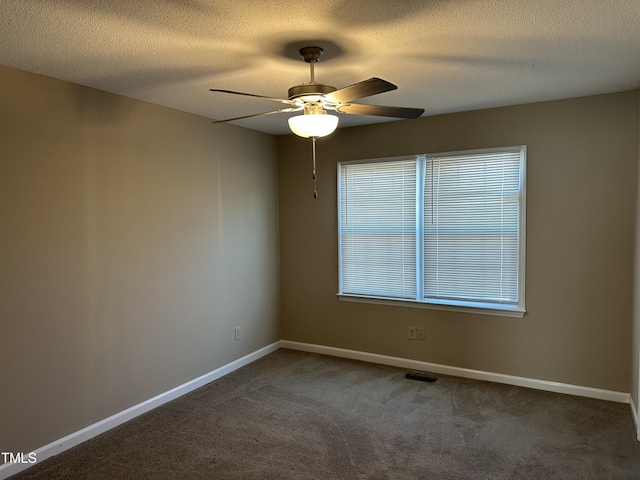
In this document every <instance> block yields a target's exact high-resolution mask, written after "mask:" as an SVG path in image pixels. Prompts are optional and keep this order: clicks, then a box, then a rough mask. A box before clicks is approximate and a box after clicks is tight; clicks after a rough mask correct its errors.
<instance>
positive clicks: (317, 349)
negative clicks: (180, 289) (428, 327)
mask: <svg viewBox="0 0 640 480" xmlns="http://www.w3.org/2000/svg"><path fill="white" fill-rule="evenodd" d="M281 345H282V348H289V349H292V350H301V351H304V352H312V353H321V354H324V355H332V356H334V357H342V358H350V359H353V360H362V361H364V362H370V363H379V364H382V365H390V366H393V367H400V368H408V369H412V370H421V371H426V372H432V373H440V374H442V375H451V376H454V377H463V378H473V379H476V380H485V381H489V382H496V383H504V384H507V385H516V386H519V387H528V388H535V389H536V390H545V391H548V392H556V393H566V394H569V395H577V396H580V397H589V398H597V399H599V400H609V401H613V402H620V403H630V398H631V395H630V394H628V393H624V392H615V391H612V390H603V389H600V388H592V387H583V386H579V385H571V384H566V383H558V382H550V381H547V380H537V379H533V378H526V377H516V376H513V375H504V374H501V373H492V372H483V371H480V370H470V369H467V368H460V367H451V366H448V365H440V364H437V363H429V362H421V361H418V360H410V359H407V358H399V357H389V356H386V355H378V354H376V353H368V352H360V351H356V350H345V349H342V348H335V347H327V346H324V345H314V344H310V343H300V342H292V341H290V340H282V341H281Z"/></svg>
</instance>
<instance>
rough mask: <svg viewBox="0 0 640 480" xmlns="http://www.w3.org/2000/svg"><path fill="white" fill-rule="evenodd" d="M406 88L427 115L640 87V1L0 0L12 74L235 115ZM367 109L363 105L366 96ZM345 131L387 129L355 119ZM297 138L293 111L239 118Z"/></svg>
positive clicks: (2, 55)
mask: <svg viewBox="0 0 640 480" xmlns="http://www.w3.org/2000/svg"><path fill="white" fill-rule="evenodd" d="M310 44H317V45H319V46H321V47H323V48H324V49H325V55H324V56H323V58H322V60H321V62H320V63H319V64H318V65H317V66H316V81H318V82H321V83H325V84H329V85H333V86H336V87H338V88H340V87H342V86H346V85H349V84H352V83H355V82H358V81H361V80H365V79H367V78H370V77H374V76H376V77H381V78H384V79H385V80H388V81H390V82H392V83H395V84H396V85H398V87H399V89H398V90H397V91H393V92H388V93H384V94H381V95H378V96H375V97H371V98H370V99H368V100H367V101H366V102H368V103H376V104H382V105H398V106H409V107H420V108H425V109H426V112H425V115H434V114H439V113H446V112H455V111H463V110H472V109H477V108H484V107H492V106H502V105H512V104H520V103H528V102H537V101H543V100H553V99H559V98H568V97H576V96H583V95H591V94H598V93H608V92H615V91H622V90H628V89H633V88H637V87H638V86H640V0H592V1H589V0H536V1H531V0H504V1H498V0H423V1H417V0H395V1H393V2H391V1H389V0H324V1H322V2H308V1H306V2H303V1H297V0H262V1H245V0H234V1H230V0H217V1H216V0H127V1H125V0H2V1H1V2H0V64H2V65H5V66H9V67H14V68H18V69H20V70H25V71H28V72H33V73H38V74H42V75H47V76H50V77H54V78H58V79H62V80H67V81H70V82H74V83H79V84H82V85H88V86H91V87H95V88H98V89H101V90H106V91H108V92H113V93H117V94H120V95H126V96H128V97H133V98H138V99H141V100H145V101H148V102H152V103H156V104H159V105H165V106H168V107H173V108H176V109H179V110H184V111H187V112H193V113H196V114H199V115H203V116H205V117H208V118H212V119H224V118H230V117H236V116H240V115H248V114H251V113H259V112H263V111H268V110H273V109H276V108H280V104H278V103H275V102H269V101H265V100H260V99H253V98H242V97H236V96H232V95H224V94H219V93H211V92H209V88H222V89H231V90H239V91H244V92H251V93H257V94H260V95H267V96H274V97H281V98H286V95H287V89H288V88H289V87H290V86H292V85H295V84H300V83H304V82H308V81H309V69H308V65H307V64H306V63H304V62H303V61H302V58H301V57H299V56H298V54H297V49H298V48H300V47H303V46H306V45H310ZM363 103H365V101H364V100H363ZM340 118H341V120H340V122H341V123H340V125H341V126H347V125H362V124H367V123H373V122H380V121H389V119H386V118H380V117H362V116H357V115H349V116H346V115H343V116H341V117H340ZM236 123H237V124H239V125H242V126H245V127H248V128H253V129H255V130H260V131H264V132H268V133H273V134H283V133H288V129H287V122H286V115H285V114H280V115H273V116H268V117H260V118H256V119H250V120H243V121H238V122H236Z"/></svg>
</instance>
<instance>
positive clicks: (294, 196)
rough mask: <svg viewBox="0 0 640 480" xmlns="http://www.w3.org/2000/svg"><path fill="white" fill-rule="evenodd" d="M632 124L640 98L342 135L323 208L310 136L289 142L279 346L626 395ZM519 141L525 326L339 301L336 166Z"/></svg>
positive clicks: (323, 188)
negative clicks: (423, 334)
mask: <svg viewBox="0 0 640 480" xmlns="http://www.w3.org/2000/svg"><path fill="white" fill-rule="evenodd" d="M427 107H428V106H427ZM637 116H638V93H637V92H635V91H633V92H623V93H618V94H612V95H601V96H593V97H587V98H578V99H571V100H564V101H557V102H545V103H539V104H531V105H523V106H515V107H507V108H498V109H490V110H480V111H472V112H465V113H459V114H451V115H441V116H433V117H426V118H421V119H418V120H415V121H399V122H392V123H386V124H378V125H371V126H365V127H354V128H346V129H342V130H338V131H337V132H336V133H335V134H334V135H332V136H331V137H327V138H325V139H321V140H320V141H319V142H318V160H319V169H318V175H319V185H318V186H319V198H318V199H317V200H315V201H314V200H313V198H312V194H311V192H312V186H311V175H310V168H311V167H310V151H311V145H310V142H309V141H305V140H303V139H300V138H296V137H293V136H286V137H280V138H279V139H278V158H279V179H280V239H281V240H280V241H281V243H280V252H281V257H280V259H281V264H280V265H281V268H280V273H281V298H282V303H281V315H282V320H281V322H282V335H283V338H284V339H286V340H293V341H299V342H308V343H313V344H321V345H328V346H333V347H339V348H346V349H353V350H360V351H365V352H374V353H378V354H384V355H391V356H397V357H404V358H410V359H417V360H422V361H427V362H434V363H439V364H445V365H452V366H458V367H464V368H470V369H477V370H483V371H489V372H497V373H502V374H509V375H517V376H523V377H528V378H535V379H543V380H549V381H557V382H564V383H569V384H575V385H583V386H590V387H597V388H603V389H610V390H615V391H622V392H629V391H630V387H631V381H630V378H631V349H632V345H631V343H632V342H631V341H630V338H631V326H632V321H631V318H632V277H633V260H632V259H633V248H634V219H635V192H636V162H637V159H638V151H637V136H638V129H637ZM519 144H525V145H527V146H528V160H527V161H528V168H527V271H526V277H527V278H526V300H527V301H526V307H527V311H528V314H527V315H526V316H525V317H524V318H523V319H515V318H505V317H493V316H485V315H474V314H462V313H455V312H445V311H437V310H427V309H417V308H405V307H395V306H382V305H369V304H359V303H349V302H340V301H339V300H337V298H336V292H337V267H336V265H337V225H336V221H337V220H336V162H338V161H340V160H352V159H359V158H373V157H385V156H395V155H404V154H414V153H423V152H440V151H452V150H461V149H474V148H484V147H494V146H507V145H519ZM408 325H415V326H418V327H425V328H426V331H427V341H426V342H421V341H410V340H407V326H408Z"/></svg>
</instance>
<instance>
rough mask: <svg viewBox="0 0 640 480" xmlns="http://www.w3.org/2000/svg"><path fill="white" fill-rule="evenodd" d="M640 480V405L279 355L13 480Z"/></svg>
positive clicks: (281, 352)
mask: <svg viewBox="0 0 640 480" xmlns="http://www.w3.org/2000/svg"><path fill="white" fill-rule="evenodd" d="M205 478H206V479H242V480H248V479H278V480H280V479H295V480H305V479H314V480H316V479H322V480H330V479H341V480H342V479H398V480H410V479H433V480H447V479H452V480H453V479H455V480H459V479H469V480H471V479H473V480H478V479H487V480H498V479H529V478H530V479H537V480H541V479H553V480H561V479H594V480H605V479H640V443H639V442H638V441H637V440H636V438H635V432H634V428H633V420H632V417H631V413H630V410H629V406H628V405H625V404H620V403H613V402H606V401H600V400H593V399H587V398H580V397H572V396H568V395H561V394H555V393H548V392H541V391H537V390H531V389H526V388H520V387H512V386H507V385H500V384H494V383H488V382H480V381H475V380H467V379H460V378H453V377H443V376H439V378H438V381H437V382H435V383H425V382H419V381H415V380H408V379H405V378H404V371H403V370H401V369H398V368H393V367H387V366H381V365H372V364H368V363H363V362H357V361H351V360H344V359H339V358H332V357H327V356H322V355H315V354H309V353H302V352H296V351H292V350H278V351H277V352H275V353H273V354H271V355H268V356H267V357H264V358H262V359H260V360H258V361H257V362H254V363H253V364H251V365H249V366H247V367H244V368H242V369H240V370H237V371H236V372H234V373H232V374H229V375H227V376H226V377H224V378H221V379H219V380H217V381H215V382H212V383H210V384H209V385H206V386H205V387H202V388H201V389H199V390H196V391H194V392H192V393H190V394H188V395H185V396H184V397H181V398H179V399H177V400H174V401H173V402H170V403H168V404H165V405H163V406H161V407H159V408H157V409H155V410H153V411H151V412H149V413H147V414H145V415H142V416H140V417H138V418H136V419H134V420H132V421H130V422H128V423H126V424H124V425H122V426H120V427H118V428H115V429H113V430H111V431H109V432H107V433H105V434H103V435H100V436H98V437H96V438H94V439H93V440H90V441H88V442H85V443H84V444H82V445H79V446H78V447H75V448H73V449H71V450H68V451H67V452H65V453H62V454H60V455H58V456H56V457H53V458H51V459H49V460H46V461H44V462H42V463H39V464H37V465H35V466H34V467H32V468H31V469H29V470H26V471H24V472H21V473H20V474H18V475H15V476H13V477H11V480H24V479H65V480H77V479H92V480H99V479H108V480H117V479H127V480H129V479H205Z"/></svg>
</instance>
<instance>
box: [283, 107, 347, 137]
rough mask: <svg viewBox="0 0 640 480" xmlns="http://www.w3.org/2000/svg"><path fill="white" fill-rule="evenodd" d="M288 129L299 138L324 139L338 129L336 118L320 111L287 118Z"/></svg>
mask: <svg viewBox="0 0 640 480" xmlns="http://www.w3.org/2000/svg"><path fill="white" fill-rule="evenodd" d="M289 128H290V129H291V131H292V132H293V133H295V134H296V135H298V136H299V137H303V138H309V137H325V136H327V135H329V134H331V133H333V132H334V131H335V129H336V128H338V117H337V116H335V115H329V114H327V112H325V111H324V110H322V109H319V111H318V110H316V111H314V112H313V113H306V112H305V114H304V115H297V116H295V117H291V118H289Z"/></svg>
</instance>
